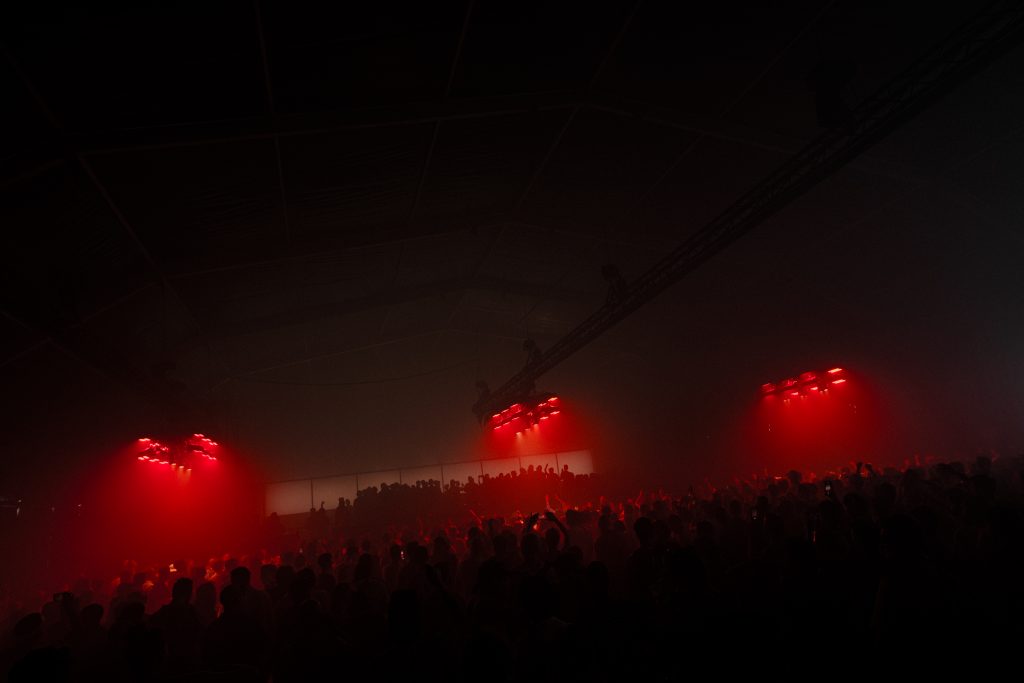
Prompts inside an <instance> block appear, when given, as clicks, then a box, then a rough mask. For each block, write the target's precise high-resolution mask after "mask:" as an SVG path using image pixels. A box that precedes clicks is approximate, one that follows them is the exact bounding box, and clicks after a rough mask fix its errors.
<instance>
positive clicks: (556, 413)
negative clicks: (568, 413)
mask: <svg viewBox="0 0 1024 683" xmlns="http://www.w3.org/2000/svg"><path fill="white" fill-rule="evenodd" d="M560 412H562V411H561V410H552V411H551V413H550V414H551V415H558V414H559V413H560Z"/></svg>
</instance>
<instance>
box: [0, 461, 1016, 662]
mask: <svg viewBox="0 0 1024 683" xmlns="http://www.w3.org/2000/svg"><path fill="white" fill-rule="evenodd" d="M549 474H550V473H547V472H542V473H540V475H539V476H538V475H536V473H534V474H533V475H532V476H533V477H534V479H532V480H529V478H528V477H527V478H526V479H528V480H529V481H522V482H520V481H517V479H518V478H511V477H510V478H509V481H502V482H501V486H503V487H514V486H515V485H516V484H528V483H529V482H530V481H532V482H534V483H536V482H546V483H549V484H552V485H555V484H556V483H557V486H558V487H560V486H561V485H562V484H563V483H564V482H565V481H566V480H567V477H563V475H562V474H559V475H558V476H557V477H555V478H554V479H548V475H549ZM567 476H570V475H567ZM572 481H573V485H575V478H573V479H572ZM598 481H599V480H598V479H596V478H595V479H594V480H593V483H595V484H596V483H597V482H598ZM590 484H591V480H590V479H589V478H588V479H587V484H586V485H587V486H590ZM544 488H545V487H544V486H540V487H539V488H538V489H537V490H536V491H533V492H531V493H530V494H529V495H531V496H532V495H535V494H536V493H539V494H540V495H541V496H542V497H543V496H545V495H546V501H543V505H544V506H546V507H541V506H536V505H533V506H531V507H522V508H520V509H525V510H532V512H526V513H513V514H508V515H506V516H494V515H491V514H486V513H487V512H488V511H489V510H493V509H494V508H493V507H490V506H486V505H480V506H479V507H478V509H477V510H476V516H475V517H473V518H472V519H471V520H470V521H469V522H468V523H460V522H458V521H455V520H454V519H448V518H446V517H445V515H443V514H442V515H437V516H436V518H437V519H443V520H444V521H443V523H441V522H439V523H437V524H436V525H434V526H426V525H419V524H418V525H414V526H405V527H399V526H396V524H397V523H398V521H400V520H391V519H388V520H386V523H383V524H382V525H381V528H379V529H377V530H376V532H375V533H373V534H369V533H367V534H363V533H360V534H354V533H350V532H349V531H348V529H347V528H346V524H345V520H344V514H345V513H344V512H342V513H340V514H341V518H339V525H338V526H337V527H336V528H333V529H327V530H325V533H323V534H313V535H307V538H305V539H304V540H303V541H302V542H301V544H299V545H297V546H296V547H287V548H282V549H280V551H276V550H268V549H266V548H264V549H260V550H258V551H256V552H253V553H251V554H248V555H239V556H236V557H229V556H225V557H220V558H215V559H212V560H204V561H198V562H190V561H185V560H174V562H173V563H168V564H166V565H161V566H159V567H157V568H143V567H138V566H134V565H132V564H126V566H125V568H124V571H123V572H122V573H121V575H120V576H118V577H115V578H114V579H113V580H104V581H90V580H86V579H79V580H78V581H76V582H72V583H71V584H69V585H67V586H64V587H62V588H63V590H61V591H60V592H58V593H56V594H54V595H53V596H52V600H48V601H46V602H45V604H43V605H42V606H41V608H39V606H37V605H25V604H22V605H18V604H9V605H7V606H6V607H7V613H6V615H5V618H6V621H5V622H4V624H3V628H4V641H3V648H2V652H3V654H2V665H3V667H4V669H5V670H6V671H7V672H8V677H9V680H12V681H21V680H46V681H59V680H182V681H184V680H189V681H193V680H239V681H243V680H244V681H266V680H273V681H291V680H295V681H314V680H327V677H331V678H342V677H353V676H354V677H357V679H358V678H361V677H368V676H374V677H377V678H379V677H384V678H385V679H388V680H390V679H400V678H404V677H411V678H415V679H423V678H427V679H435V678H444V679H447V680H496V681H545V680H559V681H566V680H583V679H586V680H596V681H613V680H614V681H621V680H625V679H626V678H627V677H630V678H636V679H638V680H648V679H651V680H676V679H682V678H684V677H687V676H694V675H698V674H699V673H701V672H702V671H704V669H703V668H701V667H703V666H706V667H711V668H712V670H713V671H715V672H717V673H716V675H723V676H736V675H744V674H752V675H758V676H762V677H763V676H769V675H786V676H789V675H795V674H800V675H822V676H833V675H839V674H841V673H848V672H849V671H858V672H860V673H865V674H866V673H872V672H878V673H879V674H881V672H882V671H883V670H884V671H886V672H888V673H894V670H893V669H892V668H891V664H890V662H892V661H893V660H894V659H899V660H902V661H903V662H905V663H907V664H908V665H911V666H913V667H914V669H913V671H914V672H915V673H916V674H917V675H923V674H926V673H927V669H928V668H929V667H933V668H935V669H936V670H947V671H949V670H951V668H950V667H953V666H954V665H955V664H957V663H967V664H968V665H970V666H971V667H972V670H973V671H974V672H975V673H976V674H977V673H979V672H980V669H979V667H982V666H985V665H987V664H994V663H995V662H997V661H999V660H1000V659H1005V660H1006V661H1009V662H1011V663H1013V659H1014V658H1015V654H1016V649H1014V647H1013V646H1014V645H1015V644H1016V642H1019V637H1020V636H1021V635H1022V632H1024V626H1022V623H1024V620H1022V619H1021V616H1022V615H1024V611H1022V609H1024V586H1022V582H1021V580H1020V577H1021V576H1022V575H1024V574H1022V570H1024V458H999V459H996V460H994V461H993V459H992V458H989V457H978V458H977V459H975V460H973V461H971V462H969V463H962V462H941V463H940V462H933V463H927V464H909V465H908V466H907V467H905V468H899V469H897V468H884V469H883V468H874V467H872V466H871V465H869V464H861V463H856V464H851V466H850V467H848V468H846V469H844V470H842V471H839V472H834V473H831V474H830V475H828V476H821V477H813V478H812V477H810V476H805V475H802V474H801V473H799V472H797V471H792V472H789V473H788V474H786V475H784V476H775V477H768V476H765V477H758V478H755V479H752V480H745V481H743V480H735V481H734V482H732V483H730V484H728V485H725V486H721V487H718V488H715V487H712V486H710V485H709V486H707V487H706V489H701V490H695V489H691V490H689V491H686V492H681V493H677V494H668V493H665V492H661V491H659V492H657V493H651V492H644V493H641V494H639V495H636V496H634V497H632V498H627V499H623V500H615V501H613V500H606V499H602V498H595V497H591V498H589V499H588V500H586V501H584V500H583V499H582V498H580V497H579V495H578V494H581V493H582V492H583V491H584V489H576V490H575V491H574V494H576V496H575V498H570V499H568V500H567V499H565V497H564V496H561V495H559V493H564V492H565V491H564V490H563V489H560V488H559V489H558V490H555V491H544V490H543V489H544ZM587 493H589V494H593V493H594V492H592V491H587ZM455 495H456V493H455V492H453V491H443V490H441V489H440V488H439V487H438V486H435V485H433V484H430V485H426V484H423V485H413V486H406V487H400V488H398V489H394V488H391V487H387V488H385V489H383V490H377V491H376V492H375V493H373V494H370V497H368V498H366V499H362V498H361V497H360V499H357V500H356V501H355V503H354V504H353V505H351V506H349V507H350V508H351V510H352V514H356V511H357V510H359V509H360V507H361V506H363V505H365V506H366V511H367V513H368V514H371V515H372V514H381V511H382V510H385V509H387V506H390V505H393V504H396V503H405V502H408V501H409V500H411V499H412V498H415V499H416V501H417V503H416V504H417V506H420V505H422V506H428V507H429V506H430V505H433V504H438V505H443V504H444V501H445V500H446V496H455ZM459 495H461V494H459ZM513 498H514V496H512V497H510V498H509V499H508V500H507V501H505V502H506V503H507V502H511V501H512V500H513ZM528 502H530V501H528ZM343 508H344V506H343ZM537 510H543V511H542V512H537ZM883 666H884V668H883Z"/></svg>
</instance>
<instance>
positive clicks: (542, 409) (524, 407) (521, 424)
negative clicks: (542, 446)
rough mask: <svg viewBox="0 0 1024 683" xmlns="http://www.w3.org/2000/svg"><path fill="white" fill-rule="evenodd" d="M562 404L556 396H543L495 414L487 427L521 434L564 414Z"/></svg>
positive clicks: (532, 398)
mask: <svg viewBox="0 0 1024 683" xmlns="http://www.w3.org/2000/svg"><path fill="white" fill-rule="evenodd" d="M561 405H562V402H561V399H559V398H558V396H555V395H554V394H541V395H539V396H534V397H531V398H529V399H524V400H522V401H519V402H518V403H513V404H512V405H510V406H509V407H508V408H505V409H504V410H502V411H500V412H497V413H494V414H493V415H491V417H490V418H489V419H488V420H487V425H488V426H489V427H490V428H491V429H492V430H494V431H506V430H507V431H510V432H515V433H516V434H519V433H520V432H524V431H526V430H527V429H530V428H531V427H533V426H535V425H539V424H540V423H541V422H545V421H547V420H550V419H551V418H552V417H554V416H555V415H558V414H559V413H561V412H562V408H561Z"/></svg>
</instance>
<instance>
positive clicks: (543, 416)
mask: <svg viewBox="0 0 1024 683" xmlns="http://www.w3.org/2000/svg"><path fill="white" fill-rule="evenodd" d="M549 417H551V416H550V415H541V416H540V419H542V420H546V419H548V418H549Z"/></svg>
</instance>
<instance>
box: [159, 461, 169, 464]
mask: <svg viewBox="0 0 1024 683" xmlns="http://www.w3.org/2000/svg"><path fill="white" fill-rule="evenodd" d="M160 464H161V465H166V464H168V463H167V461H166V460H161V461H160Z"/></svg>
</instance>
